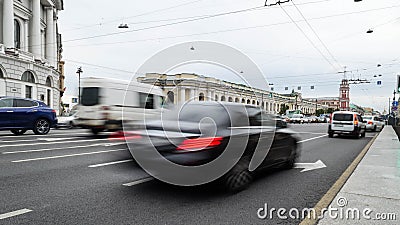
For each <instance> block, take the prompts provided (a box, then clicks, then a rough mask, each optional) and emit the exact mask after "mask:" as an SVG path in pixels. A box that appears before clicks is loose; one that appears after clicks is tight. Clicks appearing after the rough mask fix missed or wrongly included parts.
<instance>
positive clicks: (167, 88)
mask: <svg viewBox="0 0 400 225" xmlns="http://www.w3.org/2000/svg"><path fill="white" fill-rule="evenodd" d="M138 81H139V82H142V83H147V84H152V85H156V86H160V87H161V88H162V89H163V91H164V94H165V96H167V101H168V102H170V103H173V104H179V103H183V102H186V101H226V102H238V103H244V104H251V105H256V106H260V107H262V108H264V109H265V110H266V111H268V112H270V113H279V112H280V111H285V110H286V109H289V110H296V109H299V110H301V111H302V112H303V113H305V114H314V113H315V110H316V109H320V108H324V106H322V105H321V104H316V102H312V101H307V100H305V99H302V97H301V94H300V93H295V92H294V93H292V94H289V95H283V94H278V93H275V92H271V91H267V90H261V89H255V88H252V87H249V86H246V85H243V84H236V83H232V82H228V81H223V80H219V79H216V78H212V77H206V76H202V75H197V74H187V73H183V74H175V75H167V74H157V73H149V74H146V76H143V77H138ZM282 109H284V110H282Z"/></svg>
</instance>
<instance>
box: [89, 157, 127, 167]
mask: <svg viewBox="0 0 400 225" xmlns="http://www.w3.org/2000/svg"><path fill="white" fill-rule="evenodd" d="M126 162H133V159H127V160H121V161H115V162H108V163H101V164H95V165H90V166H88V167H90V168H96V167H102V166H109V165H115V164H120V163H126Z"/></svg>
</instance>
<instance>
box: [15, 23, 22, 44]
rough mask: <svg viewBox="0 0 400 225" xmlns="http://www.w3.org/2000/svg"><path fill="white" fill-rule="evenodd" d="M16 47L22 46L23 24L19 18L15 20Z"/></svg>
mask: <svg viewBox="0 0 400 225" xmlns="http://www.w3.org/2000/svg"><path fill="white" fill-rule="evenodd" d="M14 47H15V48H18V49H19V48H21V25H20V24H19V22H18V20H14Z"/></svg>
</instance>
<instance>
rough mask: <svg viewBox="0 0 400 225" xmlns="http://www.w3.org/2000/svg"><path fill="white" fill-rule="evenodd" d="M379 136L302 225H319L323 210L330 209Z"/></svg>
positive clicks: (363, 151)
mask: <svg viewBox="0 0 400 225" xmlns="http://www.w3.org/2000/svg"><path fill="white" fill-rule="evenodd" d="M378 135H379V133H378V134H375V136H374V137H373V138H372V139H371V141H369V142H368V144H367V145H366V146H365V147H364V149H363V150H362V151H361V152H360V154H358V156H357V157H356V158H355V159H354V161H353V162H352V163H351V164H350V165H349V167H347V169H346V170H345V171H344V172H343V173H342V175H341V176H340V177H339V179H338V180H337V181H336V182H335V183H334V184H333V185H332V187H331V188H330V189H329V190H328V191H327V192H326V193H325V195H324V196H323V197H322V198H321V199H320V200H319V202H318V203H317V204H316V205H315V206H314V211H311V212H310V215H307V218H305V219H303V221H301V223H300V225H314V224H317V222H318V220H319V219H320V217H321V212H322V209H324V208H328V207H329V205H330V204H331V202H332V201H333V199H334V198H335V197H336V195H337V194H338V193H339V191H340V190H341V189H342V187H343V186H344V184H346V181H347V180H348V179H349V177H350V176H351V174H353V172H354V170H355V169H356V168H357V166H358V164H359V163H360V162H361V160H362V159H363V158H364V156H365V154H367V152H368V150H369V149H370V147H371V145H372V144H373V143H374V142H375V140H376V138H377V137H378Z"/></svg>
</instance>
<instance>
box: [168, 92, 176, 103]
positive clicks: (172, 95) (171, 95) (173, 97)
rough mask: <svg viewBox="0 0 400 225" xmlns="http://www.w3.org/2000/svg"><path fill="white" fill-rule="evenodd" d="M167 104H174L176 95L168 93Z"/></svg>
mask: <svg viewBox="0 0 400 225" xmlns="http://www.w3.org/2000/svg"><path fill="white" fill-rule="evenodd" d="M167 102H168V103H172V104H174V102H175V94H174V92H172V91H168V93H167Z"/></svg>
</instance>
